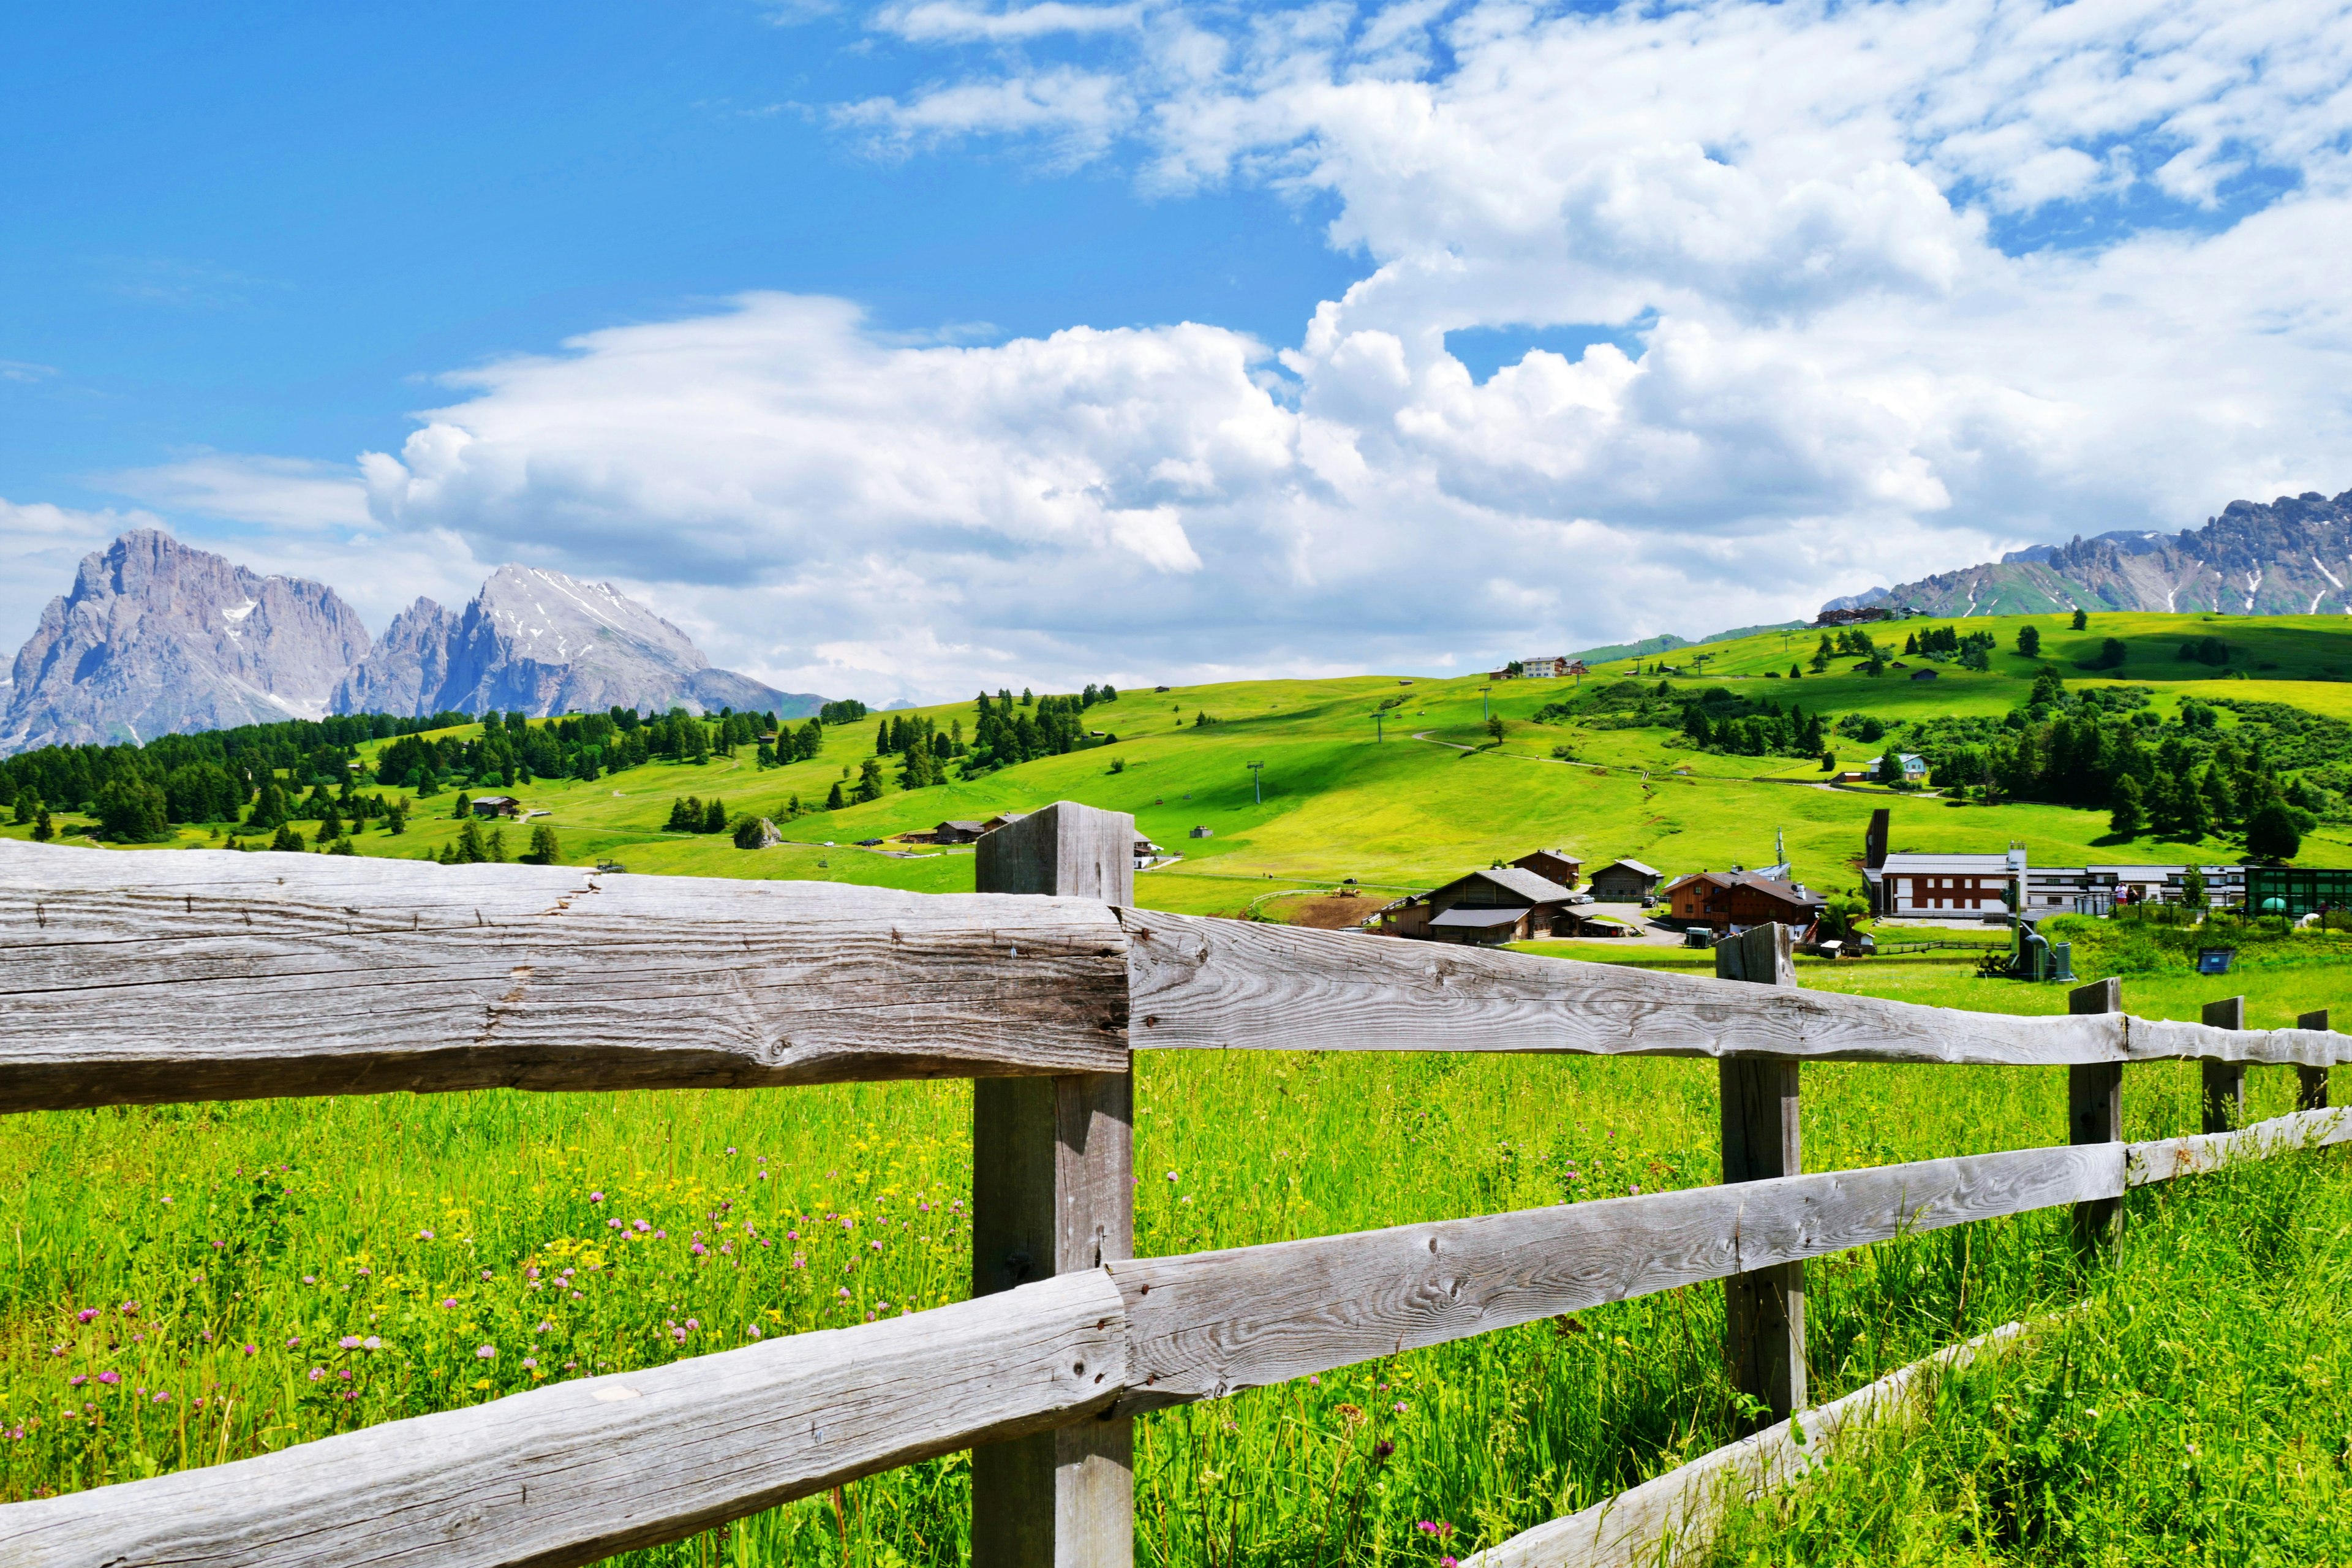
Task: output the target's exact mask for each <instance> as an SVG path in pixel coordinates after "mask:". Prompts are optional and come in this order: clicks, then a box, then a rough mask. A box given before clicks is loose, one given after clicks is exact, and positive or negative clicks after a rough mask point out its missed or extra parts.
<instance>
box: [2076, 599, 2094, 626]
mask: <svg viewBox="0 0 2352 1568" xmlns="http://www.w3.org/2000/svg"><path fill="white" fill-rule="evenodd" d="M2090 624H2091V617H2090V616H2089V615H2088V614H2087V613H2086V612H2085V611H2084V609H2083V608H2082V606H2080V605H2076V606H2075V609H2074V629H2075V630H2076V631H2078V632H2079V631H2082V630H2083V629H2084V628H2085V627H2087V626H2089V625H2090Z"/></svg>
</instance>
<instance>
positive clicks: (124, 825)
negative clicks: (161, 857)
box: [98, 774, 172, 844]
mask: <svg viewBox="0 0 2352 1568" xmlns="http://www.w3.org/2000/svg"><path fill="white" fill-rule="evenodd" d="M164 816H165V813H164V806H163V791H162V790H160V789H158V788H156V787H155V786H154V785H153V784H150V783H148V782H147V781H146V780H145V779H143V778H140V777H138V776H136V775H135V774H134V775H133V776H131V777H129V778H122V779H115V780H112V781H110V782H109V783H108V784H105V785H104V786H102V787H101V788H100V790H99V792H98V830H99V833H100V836H101V837H107V838H111V839H113V840H114V841H115V842H116V843H118V844H161V843H163V841H164V840H165V839H167V838H169V837H172V828H171V825H170V824H169V823H168V822H166V821H165V820H164Z"/></svg>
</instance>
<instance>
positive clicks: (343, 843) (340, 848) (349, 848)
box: [327, 838, 359, 855]
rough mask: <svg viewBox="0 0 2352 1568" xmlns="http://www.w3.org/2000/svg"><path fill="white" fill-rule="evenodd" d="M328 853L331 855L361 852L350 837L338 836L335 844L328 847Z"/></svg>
mask: <svg viewBox="0 0 2352 1568" xmlns="http://www.w3.org/2000/svg"><path fill="white" fill-rule="evenodd" d="M327 853H328V854H330V855H356V854H358V853H359V847H358V846H356V845H354V844H353V843H352V841H351V840H350V839H349V838H338V839H336V840H335V841H334V843H333V844H331V845H330V846H329V847H328V848H327Z"/></svg>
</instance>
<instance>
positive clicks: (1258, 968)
mask: <svg viewBox="0 0 2352 1568" xmlns="http://www.w3.org/2000/svg"><path fill="white" fill-rule="evenodd" d="M1120 920H1121V921H1122V922H1123V923H1124V924H1125V926H1126V928H1127V931H1128V933H1129V937H1130V938H1131V939H1132V945H1131V946H1130V948H1129V966H1130V968H1131V970H1132V972H1133V975H1134V991H1133V996H1132V1002H1131V1005H1132V1010H1133V1015H1134V1026H1133V1040H1134V1043H1135V1045H1136V1046H1137V1047H1138V1048H1142V1049H1150V1048H1159V1049H1195V1050H1198V1049H1207V1050H1219V1049H1225V1050H1299V1051H1309V1050H1312V1051H1370V1050H1382V1051H1564V1052H1580V1053H1591V1054H1602V1055H1633V1056H1682V1057H1726V1056H1738V1055H1751V1056H1775V1057H1801V1058H1806V1059H1808V1060H1843V1061H1887V1062H1952V1063H1974V1064H1979V1065H1986V1066H2020V1065H2032V1064H2036V1063H2042V1064H2047V1065H2049V1066H2053V1067H2056V1066H2064V1065H2067V1064H2070V1063H2074V1062H2110V1061H2144V1060H2157V1059H2161V1058H2200V1057H2205V1056H2211V1057H2214V1058H2218V1059H2227V1060H2233V1061H2259V1062H2300V1063H2303V1064H2305V1065H2308V1066H2320V1065H2323V1064H2326V1063H2328V1062H2333V1061H2338V1060H2343V1059H2346V1053H2347V1052H2352V1038H2347V1037H2344V1036H2342V1035H2331V1034H2321V1033H2317V1032H2315V1031H2312V1030H2304V1029H2247V1030H2242V1031H2231V1030H2221V1029H2210V1028H2206V1027H2204V1026H2201V1025H2197V1024H2175V1023H2166V1022H2159V1021H2154V1020H2149V1019H2146V1018H2134V1017H2129V1016H2125V1015H2120V1014H2118V1015H2114V1016H2080V1017H2078V1016H2061V1017H2019V1016H2010V1015H2006V1014H1993V1013H1963V1012H1958V1011H1955V1010H1953V1009H1951V1008H1946V1007H1928V1006H1922V1005H1916V1004H1913V1003H1908V1002H1888V1001H1884V1000H1881V999H1879V998H1876V997H1871V996H1843V995H1839V994H1835V993H1833V992H1826V991H1802V990H1799V991H1789V990H1783V989H1781V988H1780V987H1778V986H1772V987H1766V986H1751V985H1746V984H1738V983H1734V982H1727V981H1723V980H1717V979H1710V978H1706V977H1703V976H1699V975H1685V974H1670V973H1656V972H1649V971H1643V970H1637V969H1631V968H1627V967H1624V966H1622V965H1618V964H1608V963H1578V962H1575V961H1572V960H1566V959H1557V958H1539V957H1537V956H1536V955H1534V954H1532V953H1523V952H1486V951H1482V950H1479V949H1475V948H1467V947H1458V946H1454V945H1453V944H1451V943H1446V942H1413V941H1407V940H1404V939H1402V938H1396V937H1378V936H1369V935H1355V934H1350V933H1348V932H1344V931H1308V930H1306V929H1303V928H1300V927H1295V926H1276V925H1263V924H1258V923H1255V922H1253V921H1222V920H1212V919H1207V918H1203V917H1200V916H1192V915H1170V914H1160V913H1159V912H1157V911H1154V910H1121V911H1120Z"/></svg>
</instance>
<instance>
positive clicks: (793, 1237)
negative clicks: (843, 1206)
mask: <svg viewBox="0 0 2352 1568" xmlns="http://www.w3.org/2000/svg"><path fill="white" fill-rule="evenodd" d="M800 1238H801V1233H800V1232H799V1231H796V1230H788V1231H786V1232H784V1239H785V1240H786V1241H798V1240H799V1239H800ZM93 1315H95V1314H93Z"/></svg>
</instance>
